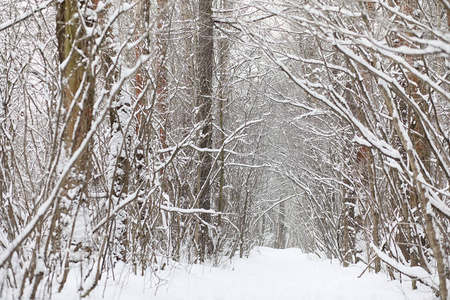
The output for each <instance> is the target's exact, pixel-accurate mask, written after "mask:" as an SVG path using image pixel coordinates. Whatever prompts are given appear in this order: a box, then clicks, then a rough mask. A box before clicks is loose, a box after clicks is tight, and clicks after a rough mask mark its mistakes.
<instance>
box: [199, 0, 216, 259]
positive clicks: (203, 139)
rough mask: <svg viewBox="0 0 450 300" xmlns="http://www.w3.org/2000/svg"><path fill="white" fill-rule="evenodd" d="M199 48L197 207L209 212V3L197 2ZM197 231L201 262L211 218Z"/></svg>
mask: <svg viewBox="0 0 450 300" xmlns="http://www.w3.org/2000/svg"><path fill="white" fill-rule="evenodd" d="M198 13H199V17H198V22H199V24H198V30H199V33H198V45H197V53H196V56H197V58H196V59H197V70H196V71H197V74H198V91H197V99H196V109H197V114H196V116H195V119H196V122H197V123H198V124H199V125H200V126H201V127H200V128H201V129H200V136H199V143H198V145H199V147H200V148H201V150H200V152H199V164H198V170H197V176H198V178H197V184H196V195H197V201H198V206H199V207H200V208H202V209H206V210H209V209H210V208H211V183H210V175H209V174H210V172H211V168H212V158H211V156H210V154H209V153H208V151H207V149H211V147H212V111H211V109H212V102H213V89H212V87H213V82H212V80H213V66H214V65H213V64H214V37H213V26H214V22H213V16H212V0H199V2H198ZM201 218H202V221H203V222H201V223H200V225H199V226H200V227H199V230H200V232H199V242H200V245H199V246H200V249H199V250H200V251H199V258H200V260H201V261H203V260H204V259H205V258H206V257H207V256H208V255H209V254H211V253H212V250H213V249H212V242H211V237H210V234H209V228H208V223H210V221H211V218H210V215H209V214H207V213H203V214H202V216H201Z"/></svg>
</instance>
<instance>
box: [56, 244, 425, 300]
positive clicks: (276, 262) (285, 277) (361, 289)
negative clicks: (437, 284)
mask: <svg viewBox="0 0 450 300" xmlns="http://www.w3.org/2000/svg"><path fill="white" fill-rule="evenodd" d="M362 269H363V266H351V267H349V268H343V267H341V266H340V265H339V264H338V262H333V263H330V261H322V260H320V259H318V258H317V257H314V256H312V255H306V254H302V253H301V252H300V250H298V249H287V250H274V249H270V248H260V249H259V251H254V252H253V253H252V255H251V256H250V258H249V259H236V260H235V262H234V263H233V266H232V267H231V268H230V269H220V268H211V267H205V266H199V265H194V266H192V268H191V270H190V272H188V270H186V269H185V268H181V267H179V268H177V269H172V271H171V274H170V275H169V274H166V276H168V279H167V281H166V283H165V284H164V285H163V286H162V287H160V288H159V289H158V291H157V293H156V295H155V289H154V288H153V289H152V288H149V286H150V284H149V278H145V277H137V276H133V275H132V276H129V279H128V282H126V283H122V284H120V285H115V284H114V283H113V282H111V281H109V283H107V284H106V289H105V285H103V286H102V287H100V288H97V289H96V290H95V291H94V292H93V294H92V295H91V296H92V297H90V298H88V299H101V295H102V294H103V296H104V299H108V300H116V299H117V300H118V299H122V300H141V299H154V300H241V299H242V300H252V299H255V300H256V299H257V300H278V299H283V300H290V299H292V300H296V299H305V300H312V299H333V300H334V299H345V300H349V299H350V300H351V299H355V300H356V299H357V300H362V299H377V300H378V299H383V300H385V299H386V300H389V299H417V300H418V299H421V300H422V299H434V298H433V296H432V294H431V292H430V291H428V290H426V289H423V290H419V291H412V290H411V289H410V282H409V280H405V281H404V282H403V284H400V283H399V282H398V281H389V280H388V278H387V276H386V275H385V274H379V275H375V274H371V273H366V274H364V275H363V277H362V278H357V276H358V275H359V274H360V273H361V272H362ZM60 296H63V295H58V296H57V299H61V300H69V299H70V297H67V295H66V296H65V297H61V298H60Z"/></svg>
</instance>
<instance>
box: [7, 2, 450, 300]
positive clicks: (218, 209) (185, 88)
mask: <svg viewBox="0 0 450 300" xmlns="http://www.w3.org/2000/svg"><path fill="white" fill-rule="evenodd" d="M0 3H1V6H2V7H3V9H2V10H1V11H0V100H1V105H0V249H1V250H0V253H1V254H0V267H1V268H0V297H9V298H13V299H16V298H17V299H20V298H24V299H27V298H30V299H34V298H48V297H49V295H51V294H52V293H56V292H58V291H61V290H62V289H63V288H64V285H65V283H66V280H67V278H68V276H69V273H70V272H76V274H78V275H77V276H79V281H78V282H79V283H78V284H79V289H80V295H81V296H85V295H88V294H89V293H90V292H91V291H92V289H93V288H95V286H96V285H97V283H98V281H99V279H100V278H101V276H102V275H103V276H104V275H105V274H107V272H108V271H109V270H111V269H113V268H114V266H115V264H116V263H117V262H119V261H122V262H124V263H126V264H128V265H132V266H133V267H134V271H135V272H136V273H139V274H144V273H147V272H156V273H157V272H158V270H159V269H163V268H166V267H167V266H169V267H170V265H172V263H173V262H174V261H184V262H189V263H203V262H205V261H208V262H212V263H214V264H220V263H222V262H224V261H226V260H227V259H229V258H232V257H233V256H235V255H239V256H241V257H243V256H245V255H246V254H247V253H248V251H249V250H250V249H251V248H252V247H253V246H255V245H269V246H273V247H277V248H285V247H300V248H302V249H303V250H304V251H308V252H314V253H317V254H319V255H324V256H326V257H329V258H337V259H339V260H340V261H341V262H342V263H343V265H344V266H347V265H349V264H351V263H356V262H359V261H362V262H363V263H365V264H367V269H369V270H373V271H375V272H379V271H382V270H383V271H385V272H388V273H389V274H390V276H391V277H392V278H398V277H399V276H400V274H403V275H406V276H408V277H410V278H411V279H412V283H413V286H414V287H415V286H417V282H420V283H421V284H425V285H427V286H429V287H430V288H431V289H432V290H433V291H434V292H435V293H436V294H437V295H439V297H441V299H447V297H448V286H449V280H450V261H449V255H450V190H449V186H450V136H449V134H450V93H449V74H450V73H449V64H450V62H449V58H450V51H449V48H450V42H449V37H450V32H449V27H450V5H449V3H448V2H447V1H445V0H431V1H428V0H419V1H409V0H398V1H382V0H378V1H356V2H355V1H345V0H327V1H326V2H320V1H309V0H305V1H289V0H284V1H271V2H270V3H268V2H266V1H258V0H236V1H228V0H220V1H219V0H218V1H211V0H198V1H172V0H138V1H136V2H133V1H128V2H126V1H115V0H109V1H98V0H90V1H77V0H66V1H62V2H61V1H53V0H48V1H36V2H34V1H31V2H30V1H23V2H20V1H19V2H16V1H9V0H1V2H0Z"/></svg>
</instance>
